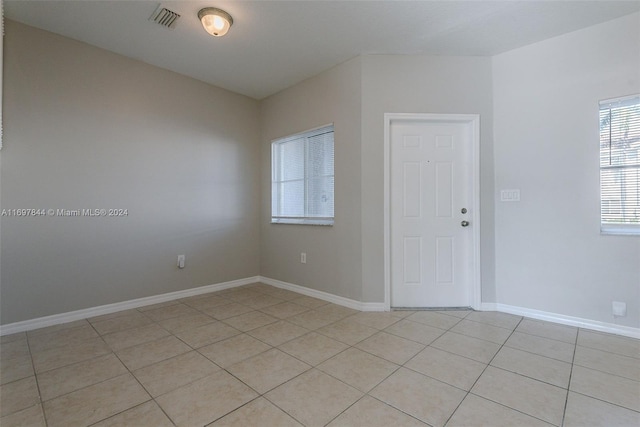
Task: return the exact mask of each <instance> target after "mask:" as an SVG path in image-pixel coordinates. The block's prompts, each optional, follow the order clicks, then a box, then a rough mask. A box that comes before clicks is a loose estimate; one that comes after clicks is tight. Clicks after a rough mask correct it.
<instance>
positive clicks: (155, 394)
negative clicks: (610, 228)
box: [0, 284, 640, 427]
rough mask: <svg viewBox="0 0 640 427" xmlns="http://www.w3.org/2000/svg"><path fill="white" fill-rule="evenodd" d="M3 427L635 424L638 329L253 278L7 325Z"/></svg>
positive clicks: (2, 357) (1, 376) (0, 370)
mask: <svg viewBox="0 0 640 427" xmlns="http://www.w3.org/2000/svg"><path fill="white" fill-rule="evenodd" d="M0 350H1V354H0V380H1V381H0V384H1V385H0V425H1V426H2V427H10V426H49V427H55V426H64V427H72V426H88V425H95V426H134V427H146V426H150V427H157V426H173V425H176V426H216V427H219V426H243V427H246V426H267V427H268V426H276V427H280V426H285V427H286V426H300V425H304V426H325V425H329V426H332V427H335V426H367V427H369V426H374V427H375V426H385V427H386V426H426V425H430V426H445V425H446V426H550V425H555V426H635V427H637V426H640V342H639V341H638V340H634V339H630V338H624V337H619V336H615V335H609V334H603V333H598V332H593V331H589V330H585V329H578V328H572V327H567V326H562V325H557V324H553V323H546V322H541V321H537V320H532V319H527V318H522V317H518V316H512V315H509V314H504V313H497V312H472V311H442V312H434V311H420V312H410V311H394V312H391V313H361V312H358V311H356V310H351V309H348V308H345V307H341V306H337V305H333V304H328V303H326V302H324V301H321V300H318V299H314V298H310V297H307V296H302V295H299V294H296V293H294V292H290V291H286V290H282V289H277V288H274V287H271V286H267V285H264V284H253V285H247V286H243V287H240V288H235V289H229V290H225V291H220V292H216V293H213V294H206V295H201V296H196V297H190V298H185V299H182V300H178V301H172V302H167V303H163V304H158V305H155V306H148V307H143V308H140V309H137V310H127V311H122V312H119V313H113V314H109V315H105V316H100V317H96V318H92V319H87V320H82V321H77V322H73V323H68V324H64V325H58V326H53V327H49V328H43V329H39V330H34V331H30V332H27V333H20V334H15V335H11V336H4V337H2V340H1V342H0Z"/></svg>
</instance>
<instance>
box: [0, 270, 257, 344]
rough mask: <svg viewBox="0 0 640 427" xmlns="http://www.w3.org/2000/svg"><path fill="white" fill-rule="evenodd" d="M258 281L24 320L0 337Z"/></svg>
mask: <svg viewBox="0 0 640 427" xmlns="http://www.w3.org/2000/svg"><path fill="white" fill-rule="evenodd" d="M259 281H260V277H259V276H254V277H247V278H246V279H239V280H232V281H229V282H223V283H216V284H214V285H206V286H200V287H197V288H191V289H185V290H183V291H176V292H169V293H166V294H160V295H154V296H151V297H144V298H137V299H133V300H128V301H122V302H117V303H113V304H107V305H101V306H98V307H91V308H86V309H83V310H76V311H70V312H68V313H61V314H54V315H52V316H45V317H39V318H37V319H30V320H24V321H22V322H16V323H9V324H6V325H2V326H0V336H2V335H10V334H15V333H18V332H24V331H30V330H33V329H39V328H44V327H47V326H53V325H59V324H61V323H68V322H73V321H75V320H82V319H88V318H90V317H95V316H101V315H103V314H110V313H115V312H117V311H122V310H129V309H131V308H138V307H144V306H146V305H153V304H159V303H161V302H166V301H173V300H176V299H180V298H186V297H191V296H195V295H201V294H206V293H209V292H215V291H221V290H223V289H229V288H235V287H237V286H243V285H249V284H251V283H256V282H259Z"/></svg>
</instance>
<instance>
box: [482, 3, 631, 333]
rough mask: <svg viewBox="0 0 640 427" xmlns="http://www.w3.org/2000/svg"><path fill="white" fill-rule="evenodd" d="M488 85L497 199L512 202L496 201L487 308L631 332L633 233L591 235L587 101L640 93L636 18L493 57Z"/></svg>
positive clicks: (593, 150)
mask: <svg viewBox="0 0 640 427" xmlns="http://www.w3.org/2000/svg"><path fill="white" fill-rule="evenodd" d="M493 88H494V98H493V99H494V119H495V125H494V133H495V171H496V178H495V179H496V186H495V188H496V193H498V192H499V190H500V189H511V188H519V189H520V190H521V198H522V201H521V202H520V203H501V202H499V201H496V207H495V215H496V222H495V223H496V286H497V301H498V302H499V303H502V304H507V305H513V306H519V307H527V308H532V309H537V310H542V311H547V312H552V313H559V314H564V315H569V316H576V317H581V318H586V319H592V320H597V321H603V322H609V323H618V324H621V325H625V326H632V327H639V326H640V237H621V236H604V235H601V234H600V232H599V214H600V205H599V170H598V164H599V158H598V150H599V144H598V132H599V128H598V101H599V100H602V99H607V98H613V97H618V96H623V95H629V94H632V93H639V92H640V15H639V14H634V15H630V16H627V17H623V18H620V19H617V20H614V21H610V22H607V23H604V24H601V25H598V26H594V27H591V28H587V29H584V30H581V31H577V32H574V33H570V34H567V35H564V36H561V37H557V38H554V39H551V40H547V41H544V42H540V43H536V44H534V45H530V46H527V47H524V48H521V49H517V50H514V51H511V52H508V53H505V54H502V55H498V56H496V57H494V58H493ZM496 197H497V196H496ZM497 198H498V197H497ZM614 300H615V301H624V302H626V303H627V307H628V316H627V317H626V318H619V319H615V318H614V317H613V316H612V313H611V302H612V301H614Z"/></svg>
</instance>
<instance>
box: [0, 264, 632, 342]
mask: <svg viewBox="0 0 640 427" xmlns="http://www.w3.org/2000/svg"><path fill="white" fill-rule="evenodd" d="M256 282H261V283H264V284H267V285H271V286H275V287H277V288H281V289H287V290H290V291H293V292H297V293H299V294H302V295H307V296H310V297H314V298H318V299H321V300H323V301H327V302H331V303H334V304H338V305H341V306H344V307H349V308H352V309H354V310H360V311H385V304H384V303H383V302H361V301H356V300H353V299H350V298H345V297H341V296H338V295H333V294H330V293H328V292H323V291H318V290H315V289H311V288H307V287H304V286H300V285H295V284H293V283H287V282H283V281H281V280H276V279H271V278H269V277H264V276H253V277H247V278H245V279H238V280H232V281H229V282H223V283H216V284H214V285H207V286H200V287H197V288H191V289H185V290H183V291H176V292H169V293H166V294H160V295H155V296H151V297H145V298H138V299H134V300H129V301H122V302H118V303H114V304H107V305H101V306H98V307H91V308H86V309H83V310H77V311H71V312H68V313H61V314H54V315H52V316H45V317H39V318H37V319H30V320H25V321H22V322H15V323H9V324H6V325H0V336H3V335H10V334H15V333H18V332H24V331H30V330H33V329H39V328H44V327H47V326H53V325H59V324H62V323H68V322H73V321H75V320H82V319H87V318H90V317H95V316H101V315H103V314H110V313H115V312H117V311H122V310H128V309H132V308H138V307H144V306H147V305H152V304H158V303H162V302H166V301H173V300H176V299H180V298H186V297H190V296H195V295H201V294H206V293H209V292H215V291H221V290H223V289H229V288H235V287H238V286H244V285H249V284H251V283H256ZM480 310H482V311H500V312H503V313H509V314H515V315H518V316H525V317H529V318H532V319H538V320H545V321H548V322H554V323H559V324H562V325H569V326H576V327H579V328H585V329H591V330H595V331H600V332H607V333H611V334H617V335H622V336H626V337H631V338H637V339H640V329H639V328H632V327H629V326H622V325H616V324H613V323H606V322H600V321H597V320H590V319H583V318H580V317H572V316H565V315H563V314H557V313H550V312H547V311H541V310H534V309H530V308H524V307H517V306H513V305H507V304H499V303H482V304H481V306H480Z"/></svg>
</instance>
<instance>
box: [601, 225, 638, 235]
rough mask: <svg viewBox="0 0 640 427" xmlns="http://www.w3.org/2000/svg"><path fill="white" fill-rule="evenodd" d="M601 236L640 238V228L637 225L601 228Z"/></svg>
mask: <svg viewBox="0 0 640 427" xmlns="http://www.w3.org/2000/svg"><path fill="white" fill-rule="evenodd" d="M600 234H602V235H605V236H640V227H638V226H637V225H631V226H624V225H620V226H607V227H601V228H600Z"/></svg>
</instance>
